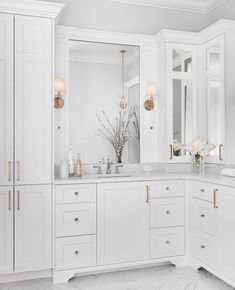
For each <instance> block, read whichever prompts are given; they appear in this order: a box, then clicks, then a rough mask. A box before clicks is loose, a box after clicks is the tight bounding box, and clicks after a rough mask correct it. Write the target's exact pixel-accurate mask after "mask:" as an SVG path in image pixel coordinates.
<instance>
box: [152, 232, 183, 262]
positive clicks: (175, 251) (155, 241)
mask: <svg viewBox="0 0 235 290" xmlns="http://www.w3.org/2000/svg"><path fill="white" fill-rule="evenodd" d="M150 255H151V258H163V257H173V256H180V255H184V228H183V227H175V228H165V229H155V230H151V254H150Z"/></svg>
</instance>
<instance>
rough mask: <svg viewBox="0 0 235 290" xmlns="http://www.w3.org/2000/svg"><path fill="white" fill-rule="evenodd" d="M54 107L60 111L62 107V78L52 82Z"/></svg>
mask: <svg viewBox="0 0 235 290" xmlns="http://www.w3.org/2000/svg"><path fill="white" fill-rule="evenodd" d="M54 91H55V93H54V94H55V98H54V107H55V108H56V109H61V108H63V107H64V100H63V95H64V93H65V81H64V79H62V78H55V81H54Z"/></svg>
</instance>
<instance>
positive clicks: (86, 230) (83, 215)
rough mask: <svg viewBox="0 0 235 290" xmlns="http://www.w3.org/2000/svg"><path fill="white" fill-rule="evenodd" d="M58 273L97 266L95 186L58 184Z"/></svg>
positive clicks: (56, 265) (56, 258) (56, 260)
mask: <svg viewBox="0 0 235 290" xmlns="http://www.w3.org/2000/svg"><path fill="white" fill-rule="evenodd" d="M55 195H56V223H55V224H56V249H55V251H56V255H55V267H56V270H66V269H75V268H82V267H90V266H96V185H95V184H81V185H77V184H76V185H65V186H64V185H58V186H56V189H55Z"/></svg>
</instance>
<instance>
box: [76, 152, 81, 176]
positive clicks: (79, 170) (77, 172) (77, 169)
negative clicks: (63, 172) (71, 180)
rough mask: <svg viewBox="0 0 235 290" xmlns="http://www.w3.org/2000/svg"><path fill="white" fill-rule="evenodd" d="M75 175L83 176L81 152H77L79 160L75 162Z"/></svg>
mask: <svg viewBox="0 0 235 290" xmlns="http://www.w3.org/2000/svg"><path fill="white" fill-rule="evenodd" d="M75 176H76V177H82V162H81V158H80V153H78V154H77V160H76V164H75Z"/></svg>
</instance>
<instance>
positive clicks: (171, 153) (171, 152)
mask: <svg viewBox="0 0 235 290" xmlns="http://www.w3.org/2000/svg"><path fill="white" fill-rule="evenodd" d="M169 147H170V160H172V159H173V146H172V145H169Z"/></svg>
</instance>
